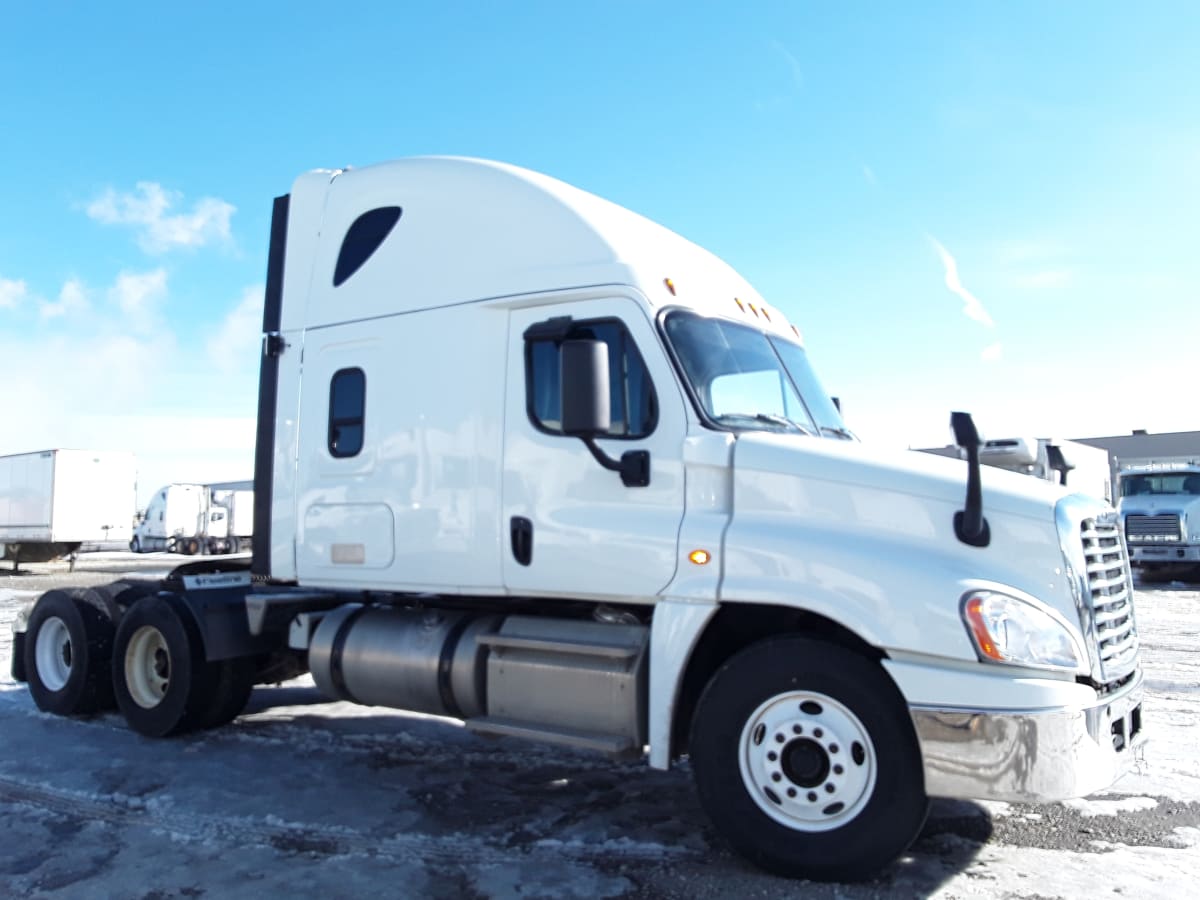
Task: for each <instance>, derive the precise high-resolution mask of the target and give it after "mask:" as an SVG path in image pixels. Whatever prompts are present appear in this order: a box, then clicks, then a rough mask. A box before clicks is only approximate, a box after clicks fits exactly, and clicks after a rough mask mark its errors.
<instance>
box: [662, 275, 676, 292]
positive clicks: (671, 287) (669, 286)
mask: <svg viewBox="0 0 1200 900" xmlns="http://www.w3.org/2000/svg"><path fill="white" fill-rule="evenodd" d="M663 284H665V285H666V286H667V290H668V291H670V292H671V296H672V297H674V296H675V282H673V281H672V280H671V279H670V278H664V279H663Z"/></svg>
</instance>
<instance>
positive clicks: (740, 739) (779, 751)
mask: <svg viewBox="0 0 1200 900" xmlns="http://www.w3.org/2000/svg"><path fill="white" fill-rule="evenodd" d="M690 746H691V758H692V769H693V772H694V774H695V779H696V786H697V790H698V792H699V795H700V801H701V803H702V805H703V806H704V808H705V810H706V811H707V812H708V814H709V816H710V817H711V818H712V820H713V823H714V824H715V825H716V827H717V829H718V830H719V831H720V832H721V833H722V834H723V835H724V837H725V839H726V840H728V841H729V843H730V844H731V845H732V846H733V847H734V849H736V850H737V851H738V852H740V853H741V854H742V855H744V856H745V857H747V858H748V859H749V860H751V861H752V862H754V863H756V864H757V865H759V866H761V867H763V868H764V869H767V870H769V871H772V872H776V873H779V874H781V875H787V876H791V877H802V878H810V879H814V880H818V881H855V880H861V879H864V878H870V877H871V876H873V875H874V874H876V873H877V872H878V871H879V869H881V868H882V867H884V866H886V865H887V864H888V863H890V862H891V861H892V860H894V859H895V858H896V857H897V856H898V855H899V854H900V853H902V852H903V851H904V850H905V848H907V847H908V845H909V844H910V843H911V842H912V841H913V839H914V838H916V836H917V834H918V832H919V831H920V829H921V825H922V824H923V823H924V821H925V815H926V812H927V811H928V807H929V801H928V798H927V797H926V796H925V790H924V774H923V769H922V764H921V754H920V750H919V747H918V745H917V741H916V735H915V733H914V731H913V727H912V721H911V719H910V718H909V715H908V709H907V706H906V704H905V702H904V698H903V696H902V695H901V694H900V692H899V690H898V689H897V688H896V686H895V685H894V684H893V683H892V681H891V680H890V679H889V678H888V677H887V675H886V674H885V673H884V672H883V671H882V670H881V669H880V668H879V666H878V665H877V664H876V663H874V662H872V661H870V660H867V659H865V658H863V657H861V656H859V655H857V654H855V653H852V652H851V651H849V650H846V649H844V648H842V647H838V646H834V645H830V644H824V643H821V642H818V641H815V640H810V639H806V638H800V637H783V638H773V639H771V640H767V641H762V642H760V643H758V644H754V645H752V646H751V647H748V648H746V649H745V650H743V651H741V652H740V653H738V654H737V655H736V656H734V657H733V658H732V659H731V660H730V661H729V662H727V663H726V664H725V665H724V666H722V667H721V669H719V670H718V671H717V673H716V674H715V675H714V676H713V678H712V680H711V681H710V682H709V684H708V686H707V687H706V688H705V690H704V693H703V694H702V695H701V697H700V700H699V701H698V703H697V705H696V711H695V715H694V718H693V720H692V733H691V742H690Z"/></svg>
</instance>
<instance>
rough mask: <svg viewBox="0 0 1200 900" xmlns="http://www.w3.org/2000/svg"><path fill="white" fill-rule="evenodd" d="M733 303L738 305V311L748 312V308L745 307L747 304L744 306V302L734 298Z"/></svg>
mask: <svg viewBox="0 0 1200 900" xmlns="http://www.w3.org/2000/svg"><path fill="white" fill-rule="evenodd" d="M733 302H734V303H736V304H737V305H738V309H740V310H741V311H742V312H745V311H746V306H745V304H744V303H742V301H741V300H739V299H738V298H737V297H734V298H733Z"/></svg>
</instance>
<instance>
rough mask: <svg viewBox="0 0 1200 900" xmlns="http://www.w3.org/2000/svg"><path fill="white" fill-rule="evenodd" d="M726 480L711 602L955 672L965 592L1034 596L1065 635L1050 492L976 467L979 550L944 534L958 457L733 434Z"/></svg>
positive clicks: (960, 489) (1055, 491) (957, 493)
mask: <svg viewBox="0 0 1200 900" xmlns="http://www.w3.org/2000/svg"><path fill="white" fill-rule="evenodd" d="M732 477H733V485H732V496H731V499H732V515H731V517H730V522H729V526H728V528H727V530H726V534H725V543H724V570H723V574H722V583H721V599H722V601H726V602H739V601H740V602H756V603H774V602H779V598H781V597H785V598H789V599H790V601H791V602H793V603H795V604H797V605H799V606H802V607H804V608H805V609H808V610H811V611H813V612H815V613H817V614H819V615H822V616H825V617H827V618H829V619H832V620H833V621H835V622H838V623H840V624H842V625H844V626H845V627H846V628H848V629H849V630H851V631H854V632H855V633H857V634H859V635H860V636H861V637H863V638H864V639H865V640H867V641H868V642H870V643H872V644H874V645H875V646H878V647H882V648H885V649H887V650H888V652H889V653H890V652H905V653H920V654H928V655H930V656H944V657H952V658H956V659H959V660H962V661H969V662H974V661H975V660H976V654H975V650H974V648H973V646H972V645H971V643H970V641H969V638H968V636H967V632H966V629H965V626H964V625H963V622H962V619H961V615H960V609H959V607H960V603H961V600H962V598H963V596H964V595H965V594H966V593H967V592H969V591H972V590H980V589H983V590H1000V591H1003V592H1006V593H1009V594H1011V595H1014V596H1019V597H1028V598H1035V599H1036V600H1037V601H1038V602H1042V603H1045V604H1047V605H1048V606H1049V607H1051V608H1052V609H1053V610H1055V611H1056V612H1057V613H1059V614H1060V615H1061V616H1062V617H1063V619H1064V620H1065V621H1066V622H1068V623H1075V624H1074V628H1075V630H1076V631H1078V627H1079V625H1078V623H1079V615H1078V611H1077V610H1076V608H1075V603H1074V599H1073V594H1072V586H1071V583H1070V580H1069V579H1070V576H1069V574H1068V567H1067V566H1066V565H1064V558H1063V549H1062V542H1061V536H1060V534H1059V531H1058V523H1057V519H1056V511H1057V510H1056V505H1057V504H1058V503H1059V501H1060V500H1062V499H1063V498H1064V497H1066V496H1067V495H1068V493H1070V492H1069V491H1067V490H1066V489H1064V488H1062V487H1059V486H1056V485H1052V484H1050V483H1049V482H1045V481H1041V480H1039V479H1037V478H1033V477H1030V476H1028V475H1021V474H1017V473H1014V472H1007V471H1003V470H999V469H989V468H988V467H987V466H984V467H983V469H982V472H981V481H982V487H983V514H984V518H985V519H986V520H987V522H988V528H989V534H990V540H989V542H988V545H987V546H985V547H975V546H970V545H967V544H964V543H963V542H962V541H960V540H959V539H958V538H957V537H956V535H955V532H954V514H955V512H957V511H958V510H961V509H962V508H963V506H964V505H965V498H966V490H967V464H966V463H965V462H963V461H961V460H956V459H948V458H945V457H939V456H934V455H932V454H925V453H920V452H917V451H890V452H889V451H887V450H882V449H879V448H875V447H870V446H865V445H863V444H859V443H857V442H852V441H833V440H821V439H815V438H812V437H805V436H802V435H779V434H763V433H747V434H742V435H739V436H738V438H737V440H736V442H735V445H734V448H733V473H732ZM1076 496H1077V497H1079V496H1080V495H1076ZM1081 502H1082V503H1084V504H1085V505H1084V506H1083V508H1084V509H1095V511H1096V512H1101V511H1102V510H1103V509H1104V508H1105V505H1104V504H1103V503H1101V502H1100V501H1096V500H1090V499H1089V500H1086V501H1085V500H1082V498H1081ZM1079 640H1080V641H1081V642H1082V637H1081V636H1080V637H1079ZM1082 646H1083V645H1082V643H1080V647H1081V648H1082ZM1080 654H1081V657H1080V658H1081V659H1086V655H1085V654H1084V651H1083V650H1082V649H1081V650H1080Z"/></svg>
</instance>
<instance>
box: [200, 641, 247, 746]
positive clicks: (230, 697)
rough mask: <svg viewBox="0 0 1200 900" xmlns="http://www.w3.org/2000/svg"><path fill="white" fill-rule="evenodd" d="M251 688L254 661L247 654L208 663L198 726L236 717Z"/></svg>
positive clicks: (209, 725)
mask: <svg viewBox="0 0 1200 900" xmlns="http://www.w3.org/2000/svg"><path fill="white" fill-rule="evenodd" d="M253 690H254V661H253V660H252V659H250V658H249V657H244V658H241V659H223V660H221V661H220V662H217V663H212V664H210V670H209V686H208V702H207V703H206V704H205V707H204V709H203V710H202V711H201V713H200V721H199V725H200V727H201V728H216V727H217V726H218V725H225V724H227V723H229V722H232V721H233V720H234V719H236V718H237V717H238V716H239V715H240V714H241V712H242V710H243V709H245V708H246V703H247V702H248V701H249V700H250V694H251V693H252V692H253Z"/></svg>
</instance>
